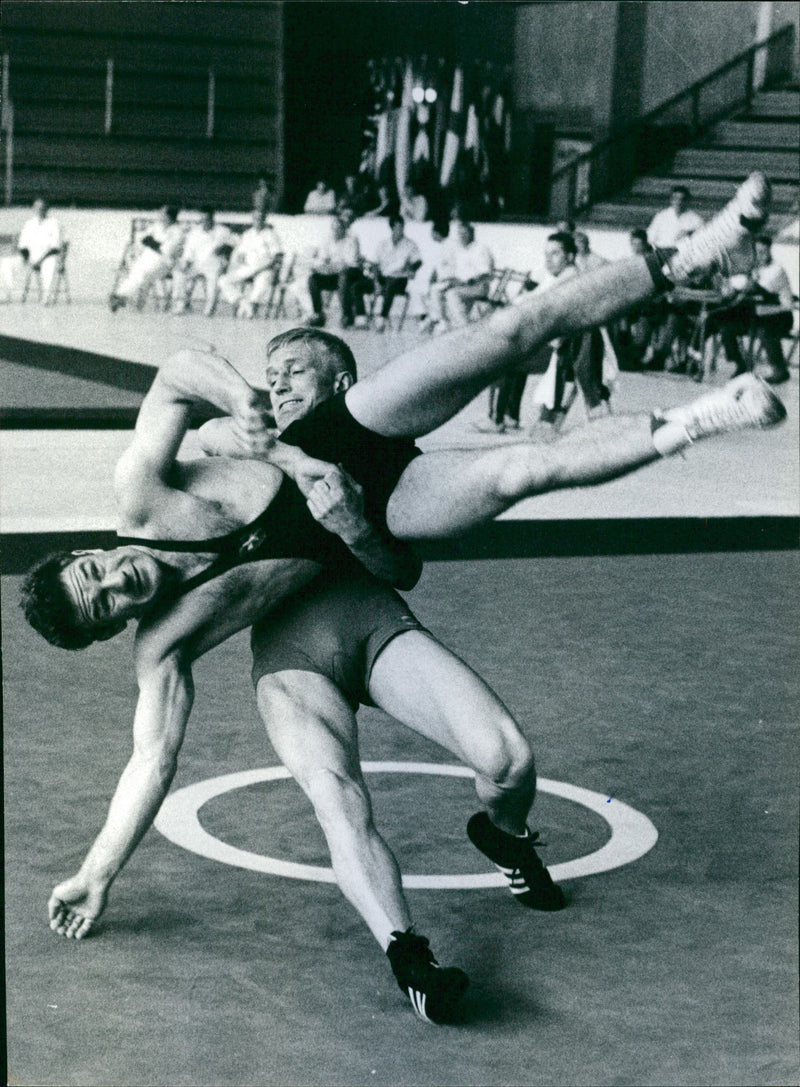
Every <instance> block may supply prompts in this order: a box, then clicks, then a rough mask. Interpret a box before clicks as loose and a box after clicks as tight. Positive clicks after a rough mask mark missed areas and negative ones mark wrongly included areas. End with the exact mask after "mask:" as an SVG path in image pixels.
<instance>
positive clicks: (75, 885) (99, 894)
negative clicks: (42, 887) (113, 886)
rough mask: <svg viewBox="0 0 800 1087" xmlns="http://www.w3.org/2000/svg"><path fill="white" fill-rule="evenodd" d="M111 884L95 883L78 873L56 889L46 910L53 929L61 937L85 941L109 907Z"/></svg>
mask: <svg viewBox="0 0 800 1087" xmlns="http://www.w3.org/2000/svg"><path fill="white" fill-rule="evenodd" d="M107 898H108V887H107V885H106V884H99V883H92V882H91V881H90V880H87V879H86V878H85V877H84V876H82V875H81V874H80V873H78V875H77V876H73V877H72V878H71V879H65V880H64V882H63V883H59V884H58V886H57V887H54V888H53V893H52V894H51V895H50V901H49V902H48V904H47V911H48V913H49V915H50V928H51V929H52V930H53V932H57V933H58V935H59V936H66V937H67V938H68V939H70V940H82V939H83V937H84V936H88V934H89V933H90V932H91V930H92V928H93V926H94V924H95V922H96V921H97V920H98V918H99V917H100V915H101V913H102V912H103V910H104V909H105V907H106V900H107Z"/></svg>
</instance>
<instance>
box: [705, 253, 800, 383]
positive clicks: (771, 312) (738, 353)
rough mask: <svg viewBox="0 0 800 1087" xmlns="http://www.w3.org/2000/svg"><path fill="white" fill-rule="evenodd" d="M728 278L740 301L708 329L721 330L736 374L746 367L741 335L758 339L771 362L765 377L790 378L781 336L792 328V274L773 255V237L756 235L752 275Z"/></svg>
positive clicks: (785, 379) (769, 378)
mask: <svg viewBox="0 0 800 1087" xmlns="http://www.w3.org/2000/svg"><path fill="white" fill-rule="evenodd" d="M739 278H740V277H734V279H732V280H729V281H728V282H729V283H730V287H731V289H732V290H735V291H736V292H737V294H738V296H739V297H738V300H737V304H736V305H735V306H733V307H732V308H731V309H729V310H726V311H725V312H724V313H721V314H718V315H715V317H714V319H713V320H711V321H710V322H709V331H710V332H715V331H719V333H720V339H721V340H722V346H723V348H724V350H725V355H726V357H727V358H728V360H729V361H730V362H733V363H735V365H736V370H735V373H734V376H736V375H738V374H743V373H744V372H745V371H746V369H747V366H746V365H745V360H744V358H743V357H742V350H741V347H740V346H739V340H738V337H739V336H747V335H749V336H752V337H755V338H757V340H758V342H759V343H760V344H761V347H762V348H763V350H764V354H765V355H766V358H767V363H768V364H769V372H768V373H767V374H765V375H764V380H765V381H768V382H769V383H770V384H771V385H779V384H780V383H781V382H783V381H788V380H789V368H788V366H787V365H786V360H785V358H784V356H783V350H782V348H781V339H782V338H783V337H784V336H788V335H789V334H790V332H791V331H792V322H793V298H792V286H791V284H790V282H789V277H788V275H787V274H786V271H785V269H783V268H782V267H781V266H780V264H778V263H777V262H776V261H775V260H773V258H772V238H771V237H770V236H769V235H768V234H760V235H759V236H758V237H757V238H756V266H755V268H754V269H753V271H752V272H751V273H750V276H749V277H741V278H742V279H743V280H744V282H742V283H739V282H738V279H739Z"/></svg>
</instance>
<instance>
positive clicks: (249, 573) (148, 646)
mask: <svg viewBox="0 0 800 1087" xmlns="http://www.w3.org/2000/svg"><path fill="white" fill-rule="evenodd" d="M318 571H319V566H318V565H317V564H316V563H312V562H307V561H301V560H294V559H292V560H283V559H282V560H270V561H267V562H259V563H252V564H250V565H249V566H246V567H239V568H237V569H236V570H231V571H229V573H228V574H226V575H223V576H222V577H219V578H215V579H214V580H213V581H212V582H209V583H207V584H206V585H203V586H201V587H200V588H198V589H196V590H194V592H191V593H188V594H187V595H186V596H185V597H181V599H180V600H179V601H178V602H177V604H176V605H175V606H173V607H172V608H170V609H166V610H164V611H163V612H162V613H160V614H156V615H155V616H154V617H149V618H148V619H147V620H143V621H142V623H141V624H140V627H139V630H138V631H137V636H136V648H135V663H136V676H137V682H138V685H139V697H138V701H137V705H136V712H135V715H134V722H133V752H132V754H131V757H130V759H129V761H128V764H127V766H126V767H125V769H124V771H123V773H122V776H121V777H120V780H119V783H118V785H117V788H116V790H115V792H114V795H113V797H112V799H111V804H110V806H109V811H108V816H107V818H106V821H105V824H104V826H103V829H102V830H101V832H100V834H99V835H98V837H97V839H96V840H95V842H94V843H93V845H92V846H91V848H90V850H89V852H88V854H87V856H86V859H85V860H84V862H83V864H82V865H81V867H80V869H79V870H78V872H77V873H76V874H75V875H74V876H72V877H71V878H70V879H67V880H65V881H64V882H63V883H60V884H59V885H58V886H57V887H55V888H54V890H53V893H52V895H51V897H50V901H49V904H48V912H49V916H50V927H51V928H52V929H53V930H54V931H55V932H57V933H58V934H59V935H61V936H66V937H69V938H74V939H82V938H83V937H84V936H86V935H87V934H88V933H89V932H90V931H91V929H92V927H93V925H94V924H95V922H96V921H97V919H98V918H99V917H100V915H101V913H102V912H103V909H104V908H105V904H106V900H107V896H108V891H109V888H110V887H111V884H112V883H113V881H114V879H115V878H116V877H117V875H118V874H119V872H120V870H121V869H122V867H123V866H124V864H125V863H126V861H127V860H128V858H129V857H130V856H131V854H132V853H133V851H134V850H135V848H136V846H137V845H138V844H139V842H140V841H141V839H142V837H143V836H144V834H145V832H146V831H147V830H148V828H149V827H150V826H151V824H152V822H153V820H154V819H155V816H156V814H157V812H158V809H159V807H160V806H161V803H162V802H163V800H164V797H165V796H166V794H167V791H168V789H169V786H170V783H171V781H172V778H173V776H174V774H175V768H176V765H177V758H178V753H179V751H180V748H181V744H182V742H183V737H184V733H185V730H186V724H187V722H188V720H189V714H190V712H191V708H192V701H193V696H194V687H193V683H192V671H191V665H192V662H193V661H194V660H196V659H197V658H198V657H200V656H202V655H203V654H204V653H206V652H208V651H209V650H210V649H213V648H214V646H216V645H219V644H220V643H221V642H224V641H226V640H227V639H228V638H229V637H231V636H232V635H233V634H235V633H237V632H238V631H240V630H243V629H245V628H246V627H248V626H251V625H252V623H253V622H254V621H255V620H256V618H258V617H259V615H261V614H263V613H264V612H266V611H268V610H269V609H270V608H271V607H272V606H274V604H275V603H277V602H278V601H279V600H281V599H282V598H283V597H284V596H286V595H287V594H288V593H290V592H293V591H294V590H296V589H298V588H300V587H301V586H302V585H303V584H305V583H306V582H308V581H309V580H310V579H311V578H312V577H313V576H314V575H315V574H316V573H317V572H318Z"/></svg>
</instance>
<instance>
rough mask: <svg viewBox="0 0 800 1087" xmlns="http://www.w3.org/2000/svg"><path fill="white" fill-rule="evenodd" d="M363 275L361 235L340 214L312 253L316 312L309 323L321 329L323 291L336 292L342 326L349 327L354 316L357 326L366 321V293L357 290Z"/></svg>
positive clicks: (311, 284)
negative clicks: (351, 228)
mask: <svg viewBox="0 0 800 1087" xmlns="http://www.w3.org/2000/svg"><path fill="white" fill-rule="evenodd" d="M362 275H363V273H362V271H361V249H360V247H359V244H358V238H356V236H355V234H351V233H350V230H349V227H348V220H347V218H346V217H344V216H341V215H337V216H336V218H335V219H333V220H332V222H331V230H330V234H329V235H328V237H327V239H326V240H325V241H324V242H323V243H322V245H320V246H318V247H317V248H316V249H315V250H314V253H313V256H312V260H311V274H310V275H309V277H308V293H309V295H310V296H311V305H312V307H313V309H314V312H313V315H312V316H311V317H310V318H309V319H308V324H309V325H311V326H312V327H313V328H321V327H322V326H323V325H324V324H325V314H324V312H323V308H322V292H323V291H336V292H337V294H338V297H339V306H340V309H341V314H342V318H341V320H342V328H350V326H351V325H352V324H353V319H354V317H355V318H356V323H357V324H358V325H363V324H365V323H366V317H365V315H364V296H363V295H362V294H361V292H360V291H359V290H357V286H358V284H359V283H360V281H361V278H362Z"/></svg>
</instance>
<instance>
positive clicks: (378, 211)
mask: <svg viewBox="0 0 800 1087" xmlns="http://www.w3.org/2000/svg"><path fill="white" fill-rule="evenodd" d="M399 213H400V203H399V201H398V199H397V197H396V196H395V195H394V193H393V191H392V189H391V188H390V187H389V185H386V184H382V185H379V186H378V203H377V204H376V205H375V206H374V207H371V208H368V209H367V210H366V211H365V212H364V216H363V217H364V218H365V219H377V218H379V217H380V216H386V217H387V218H391V217H392V216H393V215H399Z"/></svg>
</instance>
